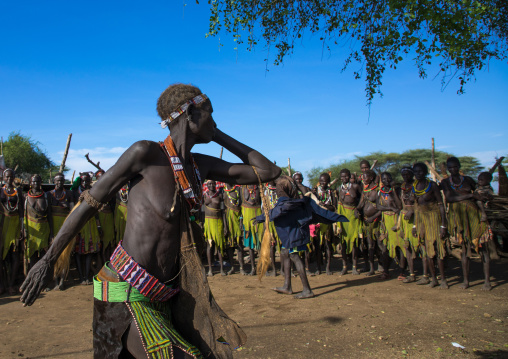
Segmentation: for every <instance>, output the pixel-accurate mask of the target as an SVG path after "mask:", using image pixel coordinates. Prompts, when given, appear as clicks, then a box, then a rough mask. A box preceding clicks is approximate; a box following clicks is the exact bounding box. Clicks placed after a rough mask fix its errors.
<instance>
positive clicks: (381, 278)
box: [379, 273, 390, 280]
mask: <svg viewBox="0 0 508 359" xmlns="http://www.w3.org/2000/svg"><path fill="white" fill-rule="evenodd" d="M388 279H390V275H389V274H388V273H381V275H380V276H379V280H388Z"/></svg>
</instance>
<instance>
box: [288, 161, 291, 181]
mask: <svg viewBox="0 0 508 359" xmlns="http://www.w3.org/2000/svg"><path fill="white" fill-rule="evenodd" d="M288 175H289V177H291V160H290V159H289V158H288Z"/></svg>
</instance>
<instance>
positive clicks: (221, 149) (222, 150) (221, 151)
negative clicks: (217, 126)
mask: <svg viewBox="0 0 508 359" xmlns="http://www.w3.org/2000/svg"><path fill="white" fill-rule="evenodd" d="M223 152H224V147H221V148H220V156H219V158H220V159H221V160H222V153H223Z"/></svg>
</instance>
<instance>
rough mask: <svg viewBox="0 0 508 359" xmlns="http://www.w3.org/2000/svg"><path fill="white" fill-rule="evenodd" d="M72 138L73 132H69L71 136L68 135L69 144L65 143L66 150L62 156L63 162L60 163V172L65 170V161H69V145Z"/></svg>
mask: <svg viewBox="0 0 508 359" xmlns="http://www.w3.org/2000/svg"><path fill="white" fill-rule="evenodd" d="M71 138H72V133H69V137H67V144H66V145H65V151H64V155H63V158H62V163H61V164H60V170H59V172H60V173H63V170H64V168H65V161H67V154H68V153H69V147H70V145H71Z"/></svg>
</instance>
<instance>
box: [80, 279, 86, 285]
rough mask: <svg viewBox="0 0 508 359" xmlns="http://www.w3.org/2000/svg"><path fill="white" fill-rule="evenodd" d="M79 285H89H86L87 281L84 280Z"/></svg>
mask: <svg viewBox="0 0 508 359" xmlns="http://www.w3.org/2000/svg"><path fill="white" fill-rule="evenodd" d="M79 284H80V285H88V284H87V283H86V280H82V281H81V282H79Z"/></svg>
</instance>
